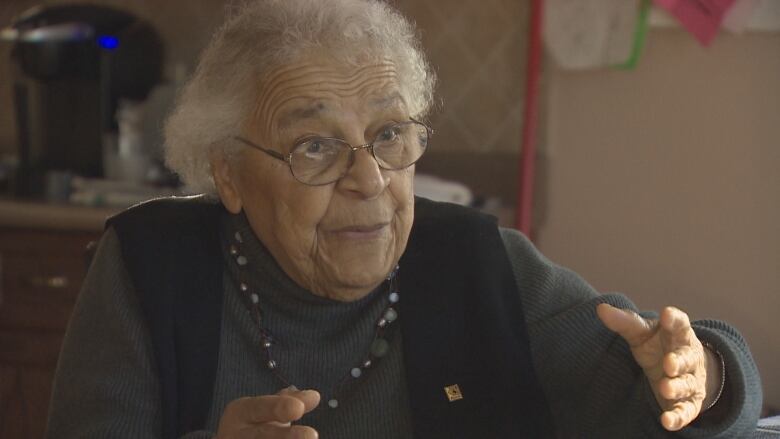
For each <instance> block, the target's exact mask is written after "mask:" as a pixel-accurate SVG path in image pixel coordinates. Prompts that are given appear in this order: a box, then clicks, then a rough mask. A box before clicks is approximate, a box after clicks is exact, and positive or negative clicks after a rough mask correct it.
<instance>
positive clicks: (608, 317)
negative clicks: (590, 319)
mask: <svg viewBox="0 0 780 439" xmlns="http://www.w3.org/2000/svg"><path fill="white" fill-rule="evenodd" d="M596 313H597V314H598V316H599V319H601V321H602V322H603V323H604V326H606V327H607V328H609V329H610V330H612V331H614V332H616V333H618V334H619V335H620V336H621V337H623V338H624V339H625V340H626V341H627V342H628V344H629V346H631V347H632V348H634V347H637V346H639V345H641V344H642V343H644V342H645V341H646V340H647V339H648V338H650V337H652V336H653V334H654V333H655V331H656V326H657V325H655V323H654V322H653V321H650V320H647V319H645V318H643V317H641V316H640V315H638V314H637V313H635V312H632V311H627V310H623V309H620V308H615V307H614V306H612V305H609V304H607V303H602V304H600V305H599V306H597V307H596Z"/></svg>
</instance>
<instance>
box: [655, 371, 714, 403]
mask: <svg viewBox="0 0 780 439" xmlns="http://www.w3.org/2000/svg"><path fill="white" fill-rule="evenodd" d="M658 391H659V392H660V393H661V396H662V397H664V398H666V399H670V400H676V399H686V398H696V397H701V396H702V395H703V393H702V383H701V382H700V380H699V378H697V377H696V376H695V375H693V374H690V373H688V374H685V375H681V376H679V377H676V378H662V379H661V381H660V382H659V383H658Z"/></svg>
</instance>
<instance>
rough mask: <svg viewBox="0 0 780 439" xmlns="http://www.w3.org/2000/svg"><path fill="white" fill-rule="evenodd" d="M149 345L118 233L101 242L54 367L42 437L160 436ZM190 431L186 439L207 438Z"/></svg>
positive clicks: (202, 434) (155, 389)
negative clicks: (52, 383)
mask: <svg viewBox="0 0 780 439" xmlns="http://www.w3.org/2000/svg"><path fill="white" fill-rule="evenodd" d="M159 392H160V391H159V382H158V379H157V371H156V367H155V365H154V359H153V354H152V345H151V340H150V337H149V333H148V330H147V327H146V324H145V323H144V318H143V315H142V312H141V308H140V304H139V303H138V301H137V299H136V296H135V293H134V291H133V288H132V284H131V281H130V278H129V274H128V273H127V271H126V270H125V268H124V265H123V262H122V253H121V249H120V244H119V239H118V237H117V236H116V233H115V232H114V231H113V230H111V229H109V230H108V231H107V232H106V233H105V234H104V236H103V238H102V239H101V241H100V243H99V245H98V249H97V252H96V253H95V257H94V262H93V264H92V266H91V267H90V270H89V272H88V274H87V277H86V279H85V281H84V285H83V287H82V290H81V293H80V294H79V298H78V300H77V302H76V306H75V309H74V311H73V314H72V316H71V319H70V323H69V326H68V330H67V332H66V335H65V340H64V343H63V347H62V351H61V353H60V358H59V361H58V364H57V372H56V375H55V380H54V388H53V393H52V399H51V405H50V408H49V419H48V427H47V434H46V436H47V437H49V438H57V439H71V438H74V439H75V438H85V437H89V438H116V439H121V438H139V437H143V438H159V437H160V436H161V416H160V400H159V394H160V393H159ZM211 436H212V434H210V433H207V432H193V433H192V434H188V435H187V436H185V438H186V439H200V438H210V437H211Z"/></svg>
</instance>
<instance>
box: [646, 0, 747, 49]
mask: <svg viewBox="0 0 780 439" xmlns="http://www.w3.org/2000/svg"><path fill="white" fill-rule="evenodd" d="M734 2H735V0H654V3H655V4H656V5H658V6H660V7H662V8H664V9H666V10H667V11H669V13H671V14H672V15H674V16H675V17H676V18H677V20H679V21H680V24H682V25H683V26H684V27H685V28H686V29H687V30H688V32H690V33H691V34H692V35H693V36H694V37H696V39H697V40H699V42H700V43H701V44H702V45H704V46H708V45H709V44H710V43H711V42H712V40H713V38H715V35H717V34H718V30H719V29H720V26H721V24H722V23H723V19H724V17H725V16H726V14H727V13H728V12H729V9H731V7H732V6H733V5H734Z"/></svg>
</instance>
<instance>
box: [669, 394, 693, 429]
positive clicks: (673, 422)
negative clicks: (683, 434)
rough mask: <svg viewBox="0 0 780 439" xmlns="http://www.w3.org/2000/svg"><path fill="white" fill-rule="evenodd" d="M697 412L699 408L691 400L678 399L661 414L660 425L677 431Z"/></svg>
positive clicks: (688, 422) (691, 419)
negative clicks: (669, 408)
mask: <svg viewBox="0 0 780 439" xmlns="http://www.w3.org/2000/svg"><path fill="white" fill-rule="evenodd" d="M698 413H699V408H698V407H696V404H694V403H693V402H692V401H679V402H676V403H675V404H674V406H672V409H671V410H667V411H665V412H663V413H662V414H661V419H660V421H661V425H663V427H664V428H665V429H667V430H669V431H677V430H679V429H681V428H683V427H685V426H686V425H688V424H690V423H691V421H693V419H694V418H695V417H696V415H697V414H698Z"/></svg>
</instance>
